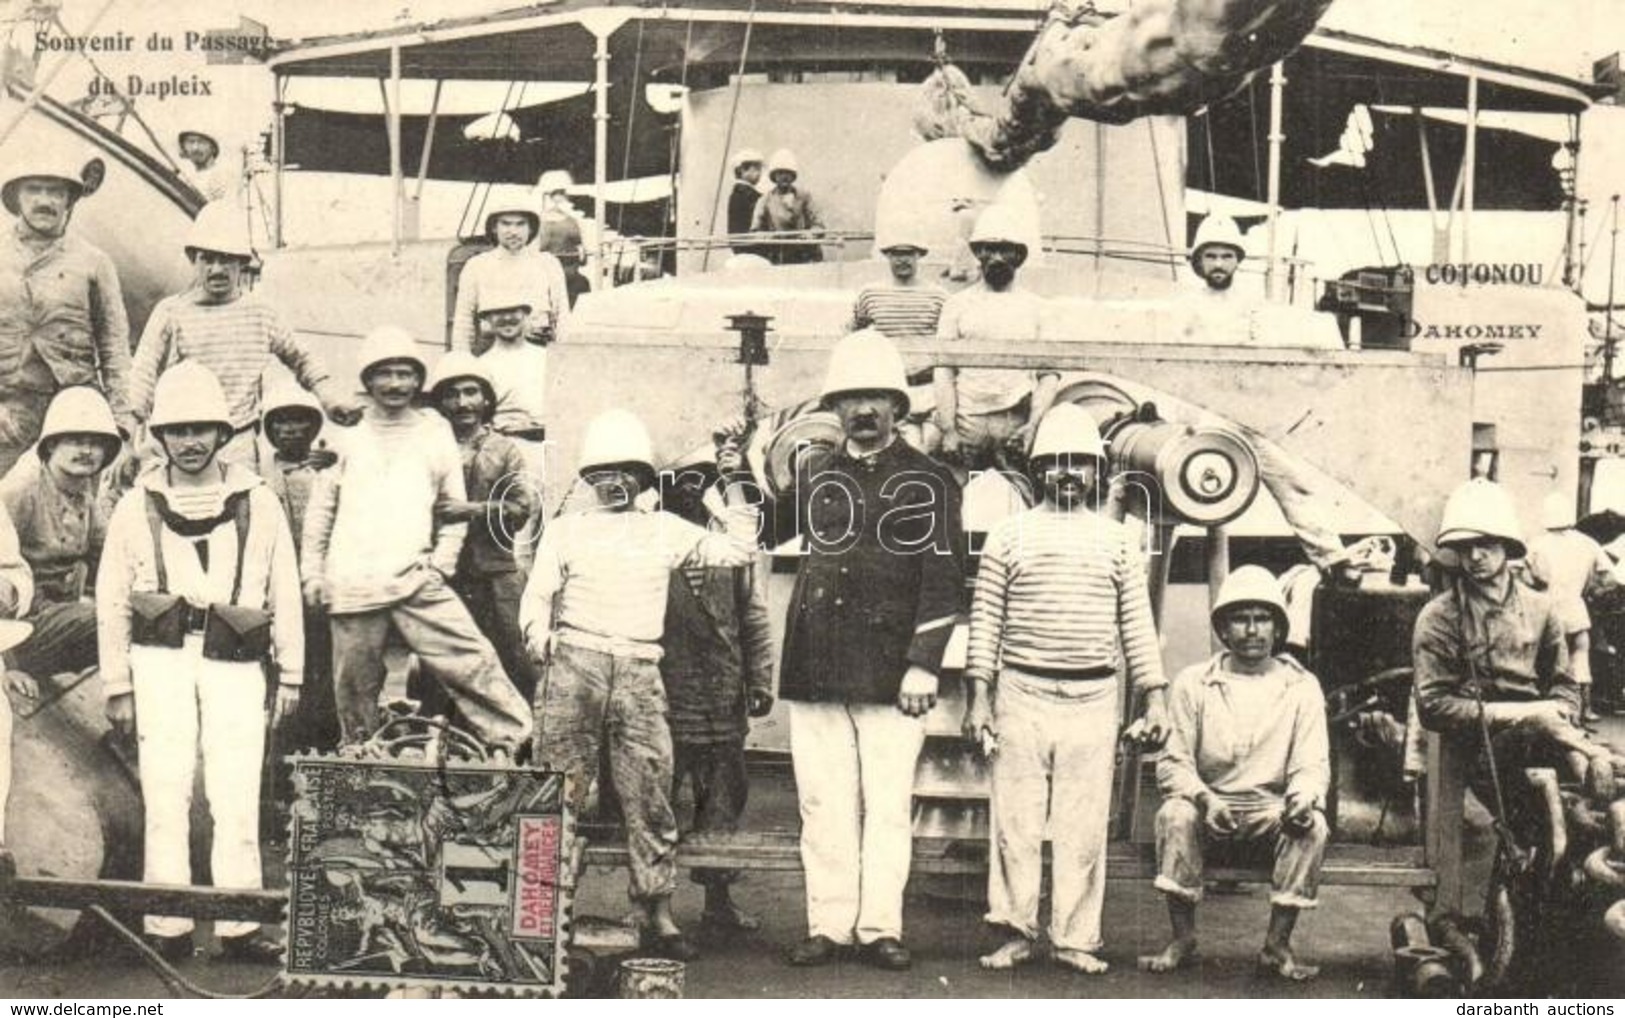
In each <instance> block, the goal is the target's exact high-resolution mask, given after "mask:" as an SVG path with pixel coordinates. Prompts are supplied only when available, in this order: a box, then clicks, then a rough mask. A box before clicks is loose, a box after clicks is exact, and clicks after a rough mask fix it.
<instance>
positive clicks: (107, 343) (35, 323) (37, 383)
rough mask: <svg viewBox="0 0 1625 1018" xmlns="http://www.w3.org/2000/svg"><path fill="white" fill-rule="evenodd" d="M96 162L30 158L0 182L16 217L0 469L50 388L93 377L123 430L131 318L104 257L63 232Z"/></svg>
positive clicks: (1, 327) (4, 264)
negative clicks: (70, 163)
mask: <svg viewBox="0 0 1625 1018" xmlns="http://www.w3.org/2000/svg"><path fill="white" fill-rule="evenodd" d="M87 175H88V177H89V179H91V180H92V182H93V183H95V182H99V179H100V171H99V165H98V164H95V163H94V162H93V163H92V164H87V165H86V166H85V167H84V168H83V169H81V168H80V167H78V166H73V167H71V168H70V167H68V166H66V165H55V164H52V163H49V162H45V161H37V162H36V164H35V165H33V166H29V167H26V168H25V169H24V170H23V172H20V173H18V174H16V175H15V176H13V177H12V178H11V179H9V180H7V181H6V182H5V184H4V185H3V186H0V201H3V203H4V205H5V208H6V211H7V212H10V213H11V214H12V215H13V216H15V217H17V218H16V223H15V225H14V227H13V229H12V230H11V231H10V233H9V234H8V235H7V236H6V238H5V239H4V241H3V242H0V474H3V473H4V472H5V471H7V470H9V469H11V465H12V464H13V463H15V462H16V461H17V458H18V457H19V456H21V455H22V453H23V452H24V451H25V450H27V449H28V448H29V447H30V446H32V445H33V444H34V441H35V440H36V439H37V438H38V437H39V431H40V424H41V422H42V421H43V420H44V418H45V408H46V406H47V405H49V404H50V402H51V397H52V396H53V395H54V394H55V393H56V391H57V390H58V389H62V388H64V387H66V386H70V385H94V386H96V387H97V388H99V389H101V390H102V393H103V394H104V395H105V396H106V397H107V401H108V403H109V404H111V405H112V408H113V419H114V420H115V421H117V422H118V424H119V426H120V427H121V428H124V429H126V431H128V430H129V429H130V427H131V426H132V424H133V421H132V418H131V414H130V324H129V319H128V318H126V317H125V313H124V296H123V292H122V291H121V289H120V288H119V279H118V272H117V271H116V270H115V269H114V267H113V261H112V259H110V258H108V257H107V255H106V254H104V253H103V252H102V251H101V250H100V249H98V248H97V247H95V246H93V245H92V244H90V243H89V242H87V241H85V240H83V239H82V238H80V237H79V236H77V235H75V234H72V233H69V232H68V221H69V219H70V218H71V217H72V215H73V209H74V206H75V205H76V204H77V203H78V202H79V201H81V200H82V199H84V198H85V196H86V195H88V194H89V193H90V192H91V191H92V190H94V187H93V186H87V184H86V183H85V180H86V178H87Z"/></svg>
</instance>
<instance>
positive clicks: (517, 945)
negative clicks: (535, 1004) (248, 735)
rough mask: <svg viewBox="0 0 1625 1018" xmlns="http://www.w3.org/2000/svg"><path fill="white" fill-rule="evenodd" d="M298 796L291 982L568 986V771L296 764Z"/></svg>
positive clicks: (527, 988)
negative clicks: (566, 951)
mask: <svg viewBox="0 0 1625 1018" xmlns="http://www.w3.org/2000/svg"><path fill="white" fill-rule="evenodd" d="M294 791H295V795H296V800H295V804H294V808H293V820H292V826H291V830H290V832H289V865H288V881H289V889H288V950H287V954H286V960H285V962H284V965H285V969H286V972H285V974H286V976H287V979H288V981H289V982H290V983H293V984H306V985H323V986H372V987H381V988H388V989H395V988H404V987H412V986H418V987H423V986H431V987H434V986H438V987H442V988H447V989H458V990H482V991H489V992H496V993H503V994H508V995H518V996H544V995H546V996H556V995H558V994H560V993H562V992H563V989H564V975H565V973H564V957H565V948H566V947H567V945H568V939H569V919H568V917H569V906H570V896H571V891H572V890H573V880H574V877H573V872H572V869H571V865H570V860H571V849H570V843H571V839H572V836H573V830H572V826H571V818H570V817H569V816H568V815H567V813H566V812H565V807H564V778H563V775H561V774H558V773H555V772H549V771H531V770H515V769H494V768H487V767H480V766H462V765H450V766H433V765H428V764H424V763H421V762H411V761H399V760H344V759H336V758H302V759H298V760H296V761H295V763H294Z"/></svg>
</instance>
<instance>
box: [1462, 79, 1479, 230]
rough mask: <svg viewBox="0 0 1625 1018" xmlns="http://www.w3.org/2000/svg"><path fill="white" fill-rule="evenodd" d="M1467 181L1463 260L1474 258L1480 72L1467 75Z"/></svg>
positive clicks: (1463, 228)
mask: <svg viewBox="0 0 1625 1018" xmlns="http://www.w3.org/2000/svg"><path fill="white" fill-rule="evenodd" d="M1462 161H1463V162H1464V163H1465V164H1466V174H1467V183H1466V185H1465V187H1464V189H1463V191H1462V195H1461V260H1462V261H1463V262H1470V261H1472V260H1473V234H1472V230H1473V200H1474V196H1475V194H1476V192H1477V191H1478V74H1477V73H1469V74H1468V75H1467V150H1466V153H1465V155H1463V156H1462Z"/></svg>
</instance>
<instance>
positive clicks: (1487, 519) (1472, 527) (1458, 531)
mask: <svg viewBox="0 0 1625 1018" xmlns="http://www.w3.org/2000/svg"><path fill="white" fill-rule="evenodd" d="M1485 537H1493V538H1496V539H1498V540H1500V541H1501V542H1503V543H1504V544H1505V545H1506V548H1507V554H1508V555H1509V556H1511V557H1512V558H1523V556H1524V554H1525V553H1526V552H1527V550H1528V549H1527V548H1525V546H1524V543H1523V529H1522V528H1521V527H1520V526H1519V525H1518V510H1517V507H1516V506H1514V505H1513V504H1512V496H1511V495H1510V494H1508V493H1507V490H1506V489H1505V488H1503V487H1501V486H1500V485H1499V484H1496V483H1495V482H1494V481H1489V480H1485V479H1484V478H1482V477H1475V478H1473V479H1472V480H1470V481H1468V482H1467V483H1465V484H1463V485H1461V486H1460V487H1458V488H1457V489H1456V490H1455V491H1453V492H1451V493H1450V498H1449V499H1448V500H1447V501H1446V502H1445V504H1444V516H1443V519H1441V520H1440V524H1439V537H1438V539H1437V542H1436V543H1437V544H1438V545H1439V547H1441V548H1444V547H1447V546H1449V545H1452V544H1458V543H1460V542H1463V541H1476V540H1479V539H1481V538H1485Z"/></svg>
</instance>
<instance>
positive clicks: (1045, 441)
mask: <svg viewBox="0 0 1625 1018" xmlns="http://www.w3.org/2000/svg"><path fill="white" fill-rule="evenodd" d="M1105 467H1106V447H1105V445H1104V444H1103V443H1102V442H1101V440H1100V431H1099V429H1098V428H1097V427H1096V426H1095V422H1094V420H1093V419H1091V418H1090V416H1089V414H1088V412H1087V411H1085V410H1083V409H1082V408H1081V407H1077V406H1074V405H1072V404H1062V405H1061V406H1057V407H1055V408H1054V409H1053V410H1051V411H1050V412H1049V413H1048V414H1047V415H1045V417H1044V420H1043V421H1042V422H1041V423H1040V424H1039V428H1038V437H1037V440H1036V441H1035V442H1034V445H1033V455H1032V460H1031V471H1032V474H1033V477H1034V480H1035V481H1036V482H1037V485H1038V488H1039V490H1040V491H1041V492H1042V497H1043V501H1042V502H1040V503H1039V505H1037V506H1036V507H1034V508H1032V509H1030V510H1028V511H1026V512H1024V513H1020V514H1017V515H1015V516H1011V517H1007V518H1006V519H1005V520H1003V521H1002V522H1000V523H999V524H998V525H997V526H996V527H994V528H993V530H992V532H991V533H989V534H988V538H987V543H986V544H985V545H984V546H983V548H982V556H981V562H980V565H979V567H978V569H977V573H976V594H975V597H974V598H973V599H972V603H971V622H970V639H969V644H968V648H967V651H966V665H965V676H966V678H968V679H970V680H971V681H970V687H969V690H970V691H969V695H968V698H967V700H966V708H965V717H964V720H963V724H962V731H963V733H964V735H965V737H966V738H967V739H969V740H970V741H971V742H972V743H973V744H976V745H979V746H981V747H982V749H983V752H984V753H988V754H989V755H990V756H991V765H990V766H991V770H992V792H993V797H992V810H991V825H992V826H991V829H990V831H989V835H988V848H989V852H990V859H989V865H988V893H987V898H988V912H987V921H988V923H990V924H991V925H992V926H994V927H995V928H996V929H998V930H1000V931H1003V933H1004V935H1005V940H1004V942H1003V944H1002V945H1001V946H1000V947H999V948H998V949H996V950H995V951H993V952H992V953H990V954H988V955H986V956H984V957H983V958H982V959H981V964H982V967H983V968H988V969H1009V968H1014V967H1015V966H1017V965H1020V964H1023V963H1025V962H1027V961H1029V960H1030V959H1031V958H1032V957H1033V955H1034V953H1035V946H1034V945H1035V942H1036V940H1037V938H1038V910H1039V909H1038V906H1039V892H1040V890H1041V887H1040V885H1041V883H1042V880H1043V873H1044V861H1043V848H1044V840H1045V837H1046V834H1047V835H1048V838H1049V840H1050V841H1051V843H1052V845H1053V856H1054V858H1053V861H1052V865H1051V873H1052V877H1051V880H1052V883H1053V894H1052V895H1051V900H1052V902H1053V909H1052V915H1051V919H1050V943H1051V945H1052V946H1053V948H1054V958H1055V961H1056V962H1057V963H1059V964H1061V965H1064V966H1066V967H1068V968H1071V969H1074V970H1076V971H1079V972H1083V973H1085V974H1087V975H1098V974H1100V973H1103V972H1105V971H1106V962H1105V961H1104V960H1103V959H1102V958H1101V957H1100V949H1101V946H1102V944H1103V941H1102V939H1101V929H1100V915H1101V909H1102V907H1103V906H1104V903H1105V894H1106V836H1107V832H1108V829H1109V827H1110V815H1111V790H1112V766H1113V763H1114V762H1115V759H1116V754H1115V749H1116V745H1117V724H1118V718H1119V717H1120V714H1121V712H1120V711H1119V709H1118V680H1117V672H1118V669H1119V666H1120V665H1126V666H1127V667H1126V670H1127V673H1128V679H1129V684H1128V692H1129V695H1130V696H1131V697H1135V698H1140V697H1143V698H1144V701H1145V702H1144V704H1143V708H1144V711H1145V714H1146V719H1145V725H1144V726H1142V727H1143V728H1144V729H1146V730H1147V731H1146V741H1147V742H1148V743H1149V744H1150V745H1151V746H1153V747H1155V746H1157V745H1160V743H1161V741H1162V737H1163V735H1164V732H1165V717H1166V713H1165V708H1164V702H1163V698H1164V695H1165V693H1164V687H1166V686H1167V680H1166V679H1164V678H1163V674H1162V660H1161V655H1160V654H1159V653H1158V649H1157V634H1156V630H1155V629H1154V627H1153V623H1152V616H1151V599H1150V595H1149V594H1148V593H1147V587H1146V578H1145V565H1144V562H1143V561H1142V557H1141V552H1140V548H1139V546H1138V544H1137V542H1136V541H1135V540H1134V539H1133V536H1132V534H1131V533H1130V531H1129V530H1128V528H1126V527H1125V526H1124V525H1123V524H1121V523H1119V522H1117V521H1115V520H1112V519H1109V518H1108V517H1106V516H1104V515H1100V514H1097V513H1095V512H1093V511H1091V510H1092V508H1093V507H1092V505H1091V500H1092V499H1098V498H1099V495H1098V493H1097V487H1096V486H1097V484H1099V483H1100V482H1101V480H1102V479H1103V476H1104V473H1105ZM1119 648H1121V649H1119ZM995 745H996V747H997V748H996V750H995V749H994V746H995Z"/></svg>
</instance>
